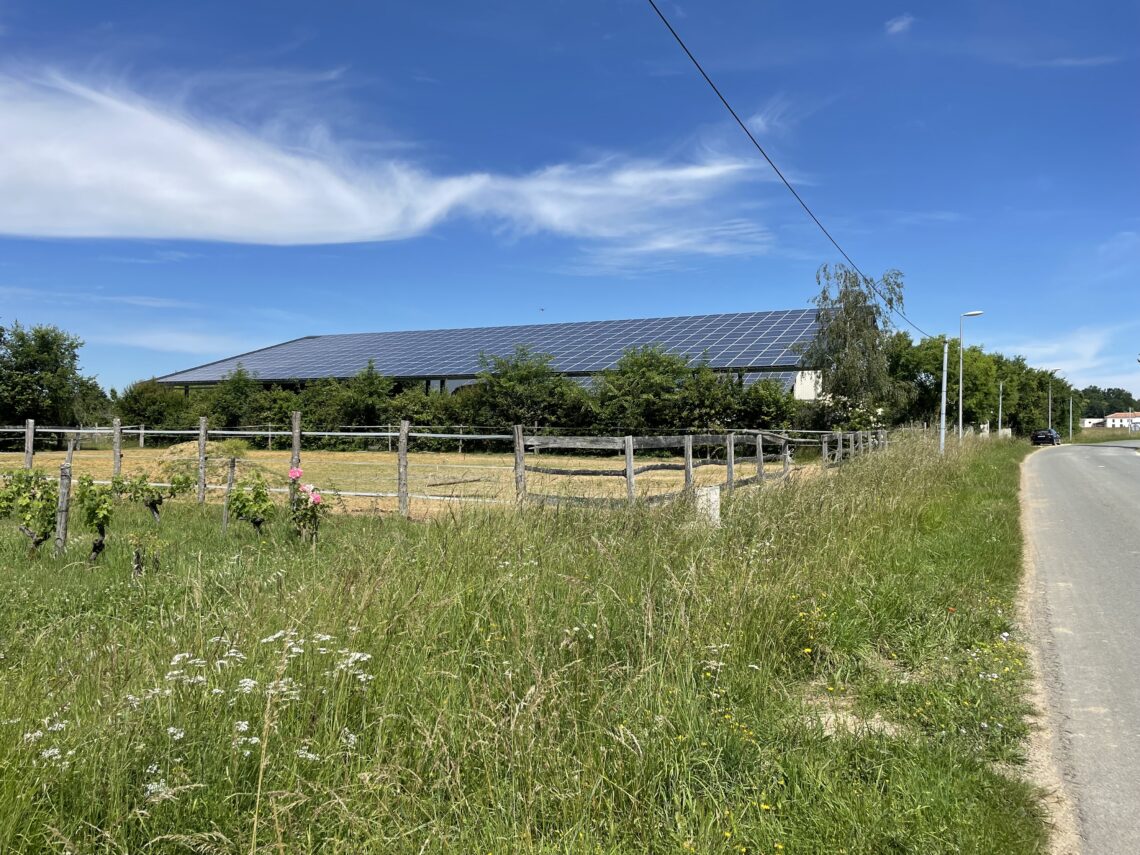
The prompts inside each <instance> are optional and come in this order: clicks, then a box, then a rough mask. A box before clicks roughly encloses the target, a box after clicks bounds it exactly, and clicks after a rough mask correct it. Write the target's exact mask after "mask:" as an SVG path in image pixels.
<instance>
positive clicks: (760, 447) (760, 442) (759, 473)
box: [756, 432, 764, 482]
mask: <svg viewBox="0 0 1140 855" xmlns="http://www.w3.org/2000/svg"><path fill="white" fill-rule="evenodd" d="M756 477H757V478H759V479H760V481H761V482H763V481H764V434H763V433H760V432H757V434H756Z"/></svg>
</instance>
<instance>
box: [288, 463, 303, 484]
mask: <svg viewBox="0 0 1140 855" xmlns="http://www.w3.org/2000/svg"><path fill="white" fill-rule="evenodd" d="M300 477H301V470H300V468H299V467H297V466H294V467H293V468H292V469H290V470H289V480H290V481H296V480H297V479H298V478H300Z"/></svg>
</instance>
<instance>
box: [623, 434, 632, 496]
mask: <svg viewBox="0 0 1140 855" xmlns="http://www.w3.org/2000/svg"><path fill="white" fill-rule="evenodd" d="M625 495H626V498H627V499H629V501H631V502H632V501H633V497H634V490H633V437H632V436H627V437H626V438H625Z"/></svg>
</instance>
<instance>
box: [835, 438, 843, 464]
mask: <svg viewBox="0 0 1140 855" xmlns="http://www.w3.org/2000/svg"><path fill="white" fill-rule="evenodd" d="M835 463H836V465H839V464H842V463H843V434H842V433H840V432H839V431H836V432H835Z"/></svg>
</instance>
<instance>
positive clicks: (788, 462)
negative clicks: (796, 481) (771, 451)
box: [780, 437, 792, 478]
mask: <svg viewBox="0 0 1140 855" xmlns="http://www.w3.org/2000/svg"><path fill="white" fill-rule="evenodd" d="M780 456H781V457H783V458H784V477H785V478H787V477H788V473H789V472H790V471H791V469H792V456H791V454H789V453H788V438H787V437H784V439H783V440H782V441H781V442H780Z"/></svg>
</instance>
